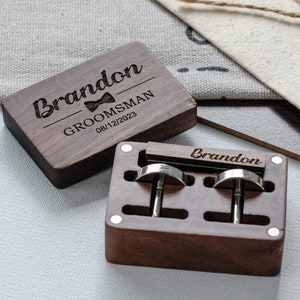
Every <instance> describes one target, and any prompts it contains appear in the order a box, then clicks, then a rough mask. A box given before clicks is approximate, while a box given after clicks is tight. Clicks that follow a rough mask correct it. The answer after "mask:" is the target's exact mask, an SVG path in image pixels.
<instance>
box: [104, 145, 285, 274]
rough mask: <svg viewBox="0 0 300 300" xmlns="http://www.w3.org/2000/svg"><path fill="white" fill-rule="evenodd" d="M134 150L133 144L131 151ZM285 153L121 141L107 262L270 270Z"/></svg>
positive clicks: (279, 230) (275, 269)
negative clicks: (283, 154)
mask: <svg viewBox="0 0 300 300" xmlns="http://www.w3.org/2000/svg"><path fill="white" fill-rule="evenodd" d="M128 149H130V151H127V150H128ZM286 180H287V160H286V158H285V157H284V156H282V155H277V154H272V153H266V154H264V153H255V152H244V151H233V150H221V149H203V148H194V147H190V146H180V145H170V144H160V143H153V142H150V143H147V144H146V143H135V142H123V143H121V144H119V145H118V146H117V149H116V154H115V160H114V166H113V173H112V179H111V187H110V192H109V200H108V205H107V212H106V224H105V251H106V258H107V260H108V261H109V262H112V263H118V264H129V265H139V266H151V267H162V268H175V269H186V270H197V271H208V272H221V273H234V274H246V275H261V276H273V275H276V274H278V273H279V272H280V269H281V260H282V253H283V245H284V235H285V209H286V188H287V183H286Z"/></svg>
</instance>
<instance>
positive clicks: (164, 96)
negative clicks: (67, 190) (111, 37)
mask: <svg viewBox="0 0 300 300" xmlns="http://www.w3.org/2000/svg"><path fill="white" fill-rule="evenodd" d="M2 106H3V115H4V121H5V123H6V125H7V127H8V128H9V129H10V131H11V132H12V133H13V134H14V136H15V137H16V138H17V139H18V140H19V142H20V143H21V144H22V146H23V147H24V148H25V149H26V151H27V152H28V153H29V155H30V156H31V157H32V158H33V160H34V161H35V162H36V163H37V164H38V166H39V167H40V168H41V170H42V171H43V172H44V173H45V175H46V176H47V177H48V178H49V180H50V181H51V182H52V183H53V184H54V185H55V186H57V187H60V188H62V187H66V186H68V185H70V184H73V183H75V182H77V181H79V180H81V179H84V178H86V177H88V176H90V175H92V174H94V173H96V172H97V171H100V170H101V169H103V168H105V167H107V166H109V165H111V164H112V157H113V153H114V148H115V146H116V144H118V143H119V142H121V141H123V140H128V139H131V138H132V139H135V140H140V141H146V140H157V141H158V140H163V139H167V138H169V137H171V136H174V135H176V134H178V133H180V132H182V131H185V130H187V129H189V128H191V127H192V126H194V125H195V124H196V122H197V116H196V103H195V101H194V100H193V99H192V97H191V96H190V95H189V94H188V93H187V92H186V91H185V89H184V88H183V87H182V85H181V84H180V83H179V82H178V81H177V80H176V79H175V77H174V76H173V75H171V73H170V72H169V71H168V70H167V69H166V68H165V67H164V66H163V65H162V64H161V63H160V62H159V61H158V60H157V59H156V58H155V57H154V55H153V54H152V53H151V52H150V51H149V50H148V49H147V48H146V47H145V46H144V45H143V44H142V43H139V42H133V43H130V44H128V45H125V46H123V47H120V48H117V49H115V50H112V51H110V52H108V53H106V54H104V55H101V56H99V57H96V58H94V59H92V60H90V61H87V62H85V63H83V64H81V65H78V66H76V67H74V68H72V69H69V70H67V71H65V72H62V73H60V74H57V75H56V76H54V77H51V78H49V79H46V80H44V81H42V82H39V83H37V84H35V85H33V86H31V87H28V88H26V89H24V90H22V91H20V92H17V93H15V94H13V95H11V96H9V97H7V98H6V99H4V100H3V102H2ZM182 119H183V120H184V122H178V120H182Z"/></svg>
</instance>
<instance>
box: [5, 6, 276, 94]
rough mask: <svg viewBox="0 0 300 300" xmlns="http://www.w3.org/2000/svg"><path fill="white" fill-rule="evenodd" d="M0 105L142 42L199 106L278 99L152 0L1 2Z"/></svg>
mask: <svg viewBox="0 0 300 300" xmlns="http://www.w3.org/2000/svg"><path fill="white" fill-rule="evenodd" d="M0 14H1V18H0V32H1V51H0V74H1V78H0V97H1V98H0V99H3V98H4V97H6V96H8V95H9V94H11V93H13V92H15V91H18V90H20V89H22V88H25V87H27V86H29V85H32V84H33V83H36V82H38V81H41V80H43V79H46V78H48V77H50V76H52V75H55V74H57V73H59V72H61V71H63V70H66V69H68V68H70V67H72V66H75V65H77V64H79V63H81V62H84V61H86V60H87V59H90V58H92V57H94V56H97V55H99V54H102V53H104V52H106V51H108V50H109V49H113V48H115V47H117V46H120V45H123V44H125V43H127V42H129V41H133V40H140V41H143V42H144V43H145V44H146V45H147V46H148V47H149V48H150V50H151V51H152V52H153V53H154V54H155V55H156V56H157V57H158V58H159V60H160V61H161V62H162V63H164V64H165V65H166V66H167V68H168V69H169V70H170V71H171V72H172V73H173V74H174V75H175V76H176V77H177V78H178V79H179V80H180V81H181V82H182V84H183V85H184V86H185V87H186V88H187V90H188V91H189V92H190V93H191V94H192V95H193V96H194V97H195V98H197V99H219V98H223V99H224V97H226V98H230V99H279V96H278V95H277V94H275V93H274V92H272V91H271V90H270V89H268V88H266V87H265V86H264V85H262V84H261V83H259V82H258V81H257V80H256V79H255V78H254V77H252V76H251V75H249V74H248V73H247V72H245V71H244V70H243V69H242V68H241V67H239V66H238V65H237V64H236V63H234V62H233V61H232V60H230V59H229V58H227V57H226V56H225V55H223V54H222V53H221V52H220V51H219V50H217V49H216V48H215V47H214V46H212V45H211V44H208V43H207V41H205V40H204V39H203V38H202V37H200V36H198V35H197V34H196V33H195V32H193V31H192V30H191V29H190V28H188V27H187V25H186V24H184V23H183V22H181V21H180V20H179V19H178V18H177V17H175V16H173V15H172V14H171V13H170V12H169V11H167V10H166V9H164V8H163V7H162V6H160V5H159V4H158V3H157V2H156V1H153V0H140V1H134V0H130V1H121V0H101V1H99V0H89V1H88V0H81V1H79V0H75V1H71V0H66V1H63V2H62V1H58V0H53V1H52V0H51V1H50V0H30V1H20V0H1V12H0Z"/></svg>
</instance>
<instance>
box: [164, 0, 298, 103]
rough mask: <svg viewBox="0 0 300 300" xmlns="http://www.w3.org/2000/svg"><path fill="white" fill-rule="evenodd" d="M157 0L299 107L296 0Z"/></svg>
mask: <svg viewBox="0 0 300 300" xmlns="http://www.w3.org/2000/svg"><path fill="white" fill-rule="evenodd" d="M158 2H160V3H161V4H162V5H164V6H165V7H166V8H168V9H169V10H170V11H171V12H173V13H174V14H175V15H177V16H178V17H179V18H181V19H182V20H183V21H185V22H186V23H187V24H189V25H190V26H192V27H193V28H194V29H195V30H197V31H198V32H199V33H201V34H202V35H203V36H204V37H205V38H207V39H208V40H209V41H211V42H212V43H213V44H214V45H216V46H217V47H218V48H219V49H221V50H222V51H224V53H226V54H227V55H228V56H230V57H231V58H233V59H234V60H235V61H236V62H238V63H239V64H240V65H241V66H243V67H244V68H245V69H247V70H248V71H249V72H250V73H251V74H253V75H254V76H256V77H257V78H258V79H259V80H260V81H261V82H263V83H265V84H266V85H267V86H269V87H270V88H272V89H273V90H274V91H276V92H277V93H278V94H280V95H281V96H282V97H283V98H285V99H286V100H288V101H290V102H291V103H292V104H293V105H295V106H296V107H298V108H300V98H299V94H300V68H299V61H300V3H299V1H293V0H288V1H280V0H264V1H260V0H252V1H249V0H228V1H220V0H215V1H207V0H175V1H174V0H158Z"/></svg>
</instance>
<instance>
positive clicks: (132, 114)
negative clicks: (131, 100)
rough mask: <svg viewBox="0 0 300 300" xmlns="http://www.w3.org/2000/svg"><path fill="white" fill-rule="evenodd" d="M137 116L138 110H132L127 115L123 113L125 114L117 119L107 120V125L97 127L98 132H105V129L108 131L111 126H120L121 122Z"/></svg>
mask: <svg viewBox="0 0 300 300" xmlns="http://www.w3.org/2000/svg"><path fill="white" fill-rule="evenodd" d="M136 116H137V113H136V112H134V111H133V112H130V113H128V114H125V115H123V116H120V117H118V118H117V119H115V120H112V121H110V122H107V123H106V124H105V125H102V126H100V127H97V128H96V132H97V133H101V132H103V131H106V130H108V129H109V128H112V127H116V126H118V125H120V124H122V123H124V122H126V121H128V120H130V119H132V118H135V117H136Z"/></svg>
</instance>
